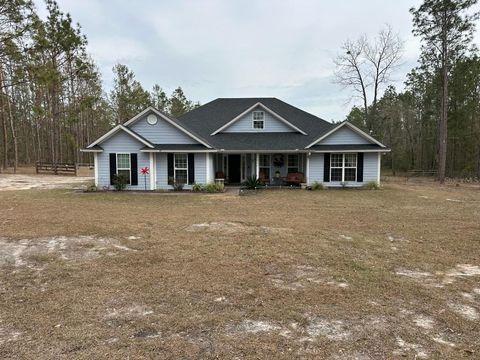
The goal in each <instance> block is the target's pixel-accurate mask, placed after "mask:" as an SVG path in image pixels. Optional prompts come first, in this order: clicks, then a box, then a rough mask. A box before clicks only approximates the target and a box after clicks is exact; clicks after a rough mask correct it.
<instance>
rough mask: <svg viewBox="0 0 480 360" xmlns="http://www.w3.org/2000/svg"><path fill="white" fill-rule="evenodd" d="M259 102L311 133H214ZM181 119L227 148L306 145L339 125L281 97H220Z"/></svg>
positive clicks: (293, 148) (216, 144)
mask: <svg viewBox="0 0 480 360" xmlns="http://www.w3.org/2000/svg"><path fill="white" fill-rule="evenodd" d="M256 103H262V104H263V105H265V106H266V107H267V108H269V109H270V110H272V111H274V112H275V113H277V114H278V115H280V116H281V117H283V118H284V119H286V120H287V121H288V122H290V123H291V124H293V125H295V126H296V127H298V128H299V129H301V130H303V131H304V132H306V133H307V135H302V134H300V133H294V132H291V133H218V134H216V135H213V136H211V135H210V134H211V133H213V132H214V131H215V130H217V129H219V128H220V127H222V126H223V125H225V124H226V123H228V122H229V121H230V120H232V119H234V118H235V117H237V116H238V115H240V114H241V113H242V112H244V111H245V110H247V109H248V108H250V107H252V106H253V105H255V104H256ZM177 122H178V123H179V124H180V125H182V126H183V127H185V128H186V129H187V130H190V131H191V132H192V133H194V134H198V136H199V137H201V138H202V139H205V140H206V141H207V142H208V143H209V144H210V145H211V146H213V147H214V148H216V149H225V150H296V149H303V148H305V147H306V146H308V145H309V144H311V143H312V142H313V141H315V140H316V139H318V138H319V137H320V136H322V135H323V134H325V133H326V132H328V131H330V130H331V129H332V128H333V127H334V126H335V125H334V124H332V123H329V122H327V121H325V120H323V119H320V118H319V117H316V116H314V115H312V114H309V113H307V112H305V111H303V110H300V109H298V108H296V107H294V106H292V105H289V104H287V103H286V102H283V101H281V100H279V99H277V98H219V99H216V100H213V101H211V102H209V103H207V104H205V105H203V106H200V107H198V108H196V109H194V110H192V111H190V112H188V113H186V114H184V115H182V116H180V117H179V118H178V119H177Z"/></svg>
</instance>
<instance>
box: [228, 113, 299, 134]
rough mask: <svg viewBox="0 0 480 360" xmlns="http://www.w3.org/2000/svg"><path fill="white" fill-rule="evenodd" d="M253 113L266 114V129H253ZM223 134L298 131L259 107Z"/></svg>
mask: <svg viewBox="0 0 480 360" xmlns="http://www.w3.org/2000/svg"><path fill="white" fill-rule="evenodd" d="M253 111H263V112H264V113H265V123H264V129H254V128H253V126H252V122H253ZM222 132H230V133H232V132H296V130H294V129H292V128H291V127H290V126H288V125H287V124H285V123H284V122H282V121H281V120H279V119H277V118H276V117H275V116H273V115H271V114H270V113H269V112H267V111H265V110H263V109H262V108H260V107H257V108H255V109H254V110H252V111H251V112H249V113H247V114H245V115H244V116H242V117H241V118H240V119H238V120H237V121H235V122H234V123H233V124H232V125H230V126H229V127H227V128H226V129H224V130H223V131H222Z"/></svg>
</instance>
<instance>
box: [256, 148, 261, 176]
mask: <svg viewBox="0 0 480 360" xmlns="http://www.w3.org/2000/svg"><path fill="white" fill-rule="evenodd" d="M255 175H256V176H255V178H256V179H258V176H259V175H260V154H259V153H257V157H256V164H255Z"/></svg>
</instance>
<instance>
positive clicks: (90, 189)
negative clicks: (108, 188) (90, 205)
mask: <svg viewBox="0 0 480 360" xmlns="http://www.w3.org/2000/svg"><path fill="white" fill-rule="evenodd" d="M97 190H98V189H97V187H96V186H95V183H94V182H91V183H90V184H88V185H87V188H86V189H85V192H95V191H97Z"/></svg>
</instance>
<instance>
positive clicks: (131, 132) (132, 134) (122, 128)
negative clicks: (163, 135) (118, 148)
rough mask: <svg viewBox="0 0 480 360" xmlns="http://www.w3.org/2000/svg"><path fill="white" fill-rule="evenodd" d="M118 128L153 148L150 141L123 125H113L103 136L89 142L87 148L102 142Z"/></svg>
mask: <svg viewBox="0 0 480 360" xmlns="http://www.w3.org/2000/svg"><path fill="white" fill-rule="evenodd" d="M118 130H123V131H125V132H126V133H127V134H128V135H130V136H132V137H134V138H135V139H137V140H138V141H140V142H141V143H142V144H144V145H145V146H148V147H149V148H151V149H153V148H154V146H153V145H152V144H150V142H148V141H146V140H145V139H143V138H141V137H139V136H138V135H137V134H135V133H134V132H133V131H132V130H130V129H129V128H127V127H125V126H123V125H117V126H115V127H114V128H113V129H112V130H110V131H109V132H107V133H106V134H104V135H103V136H101V137H99V138H98V139H97V140H95V141H94V142H93V143H91V144H90V145H88V146H87V149H89V148H92V147H94V146H95V145H98V144H100V143H102V142H103V141H105V140H107V139H108V138H109V137H111V136H112V135H114V134H115V133H116V132H117V131H118Z"/></svg>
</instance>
